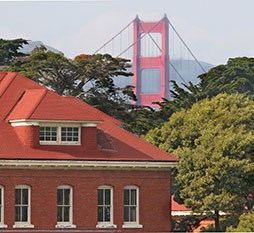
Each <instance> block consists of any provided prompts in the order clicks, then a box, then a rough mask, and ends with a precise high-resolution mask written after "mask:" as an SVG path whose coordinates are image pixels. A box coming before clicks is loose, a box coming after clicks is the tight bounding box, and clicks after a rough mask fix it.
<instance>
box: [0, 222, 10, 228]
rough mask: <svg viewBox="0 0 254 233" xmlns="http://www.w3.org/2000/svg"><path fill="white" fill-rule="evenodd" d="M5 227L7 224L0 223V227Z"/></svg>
mask: <svg viewBox="0 0 254 233" xmlns="http://www.w3.org/2000/svg"><path fill="white" fill-rule="evenodd" d="M7 227H8V226H7V225H5V224H3V223H1V224H0V228H7Z"/></svg>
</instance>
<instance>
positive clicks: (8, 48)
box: [0, 38, 28, 65]
mask: <svg viewBox="0 0 254 233" xmlns="http://www.w3.org/2000/svg"><path fill="white" fill-rule="evenodd" d="M25 44H28V42H27V40H25V39H22V38H19V39H15V40H6V39H2V38H0V65H6V64H9V62H11V61H13V60H14V58H16V57H21V56H25V54H24V53H21V52H19V49H20V48H22V47H23V45H25Z"/></svg>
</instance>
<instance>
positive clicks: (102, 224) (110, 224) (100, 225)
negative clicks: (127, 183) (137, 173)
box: [96, 185, 117, 228]
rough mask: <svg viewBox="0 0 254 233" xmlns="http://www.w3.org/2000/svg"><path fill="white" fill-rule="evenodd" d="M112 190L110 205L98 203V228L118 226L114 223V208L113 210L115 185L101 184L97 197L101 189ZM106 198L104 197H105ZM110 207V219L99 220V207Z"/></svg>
mask: <svg viewBox="0 0 254 233" xmlns="http://www.w3.org/2000/svg"><path fill="white" fill-rule="evenodd" d="M106 189H109V190H110V204H109V205H104V204H102V205H99V203H98V207H97V208H98V209H97V219H98V224H97V225H96V228H116V227H117V226H116V225H115V224H114V210H113V201H114V198H113V187H112V186H110V185H100V186H99V187H98V188H97V199H98V195H99V190H106ZM103 198H104V197H103ZM108 206H109V207H110V221H99V207H103V208H105V207H108Z"/></svg>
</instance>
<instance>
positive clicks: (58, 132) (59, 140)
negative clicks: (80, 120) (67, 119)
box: [39, 124, 81, 146]
mask: <svg viewBox="0 0 254 233" xmlns="http://www.w3.org/2000/svg"><path fill="white" fill-rule="evenodd" d="M40 127H49V128H51V127H52V128H53V127H54V128H56V141H41V140H40V145H65V146H66V145H70V146H80V145H81V127H80V124H61V125H59V124H40V125H39V128H40ZM63 127H64V128H69V127H70V128H78V141H62V128H63Z"/></svg>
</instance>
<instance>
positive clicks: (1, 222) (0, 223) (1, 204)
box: [0, 185, 7, 228]
mask: <svg viewBox="0 0 254 233" xmlns="http://www.w3.org/2000/svg"><path fill="white" fill-rule="evenodd" d="M0 191H1V193H0V195H1V202H0V208H1V209H0V212H1V215H0V228H7V225H5V224H4V186H2V185H0Z"/></svg>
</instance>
